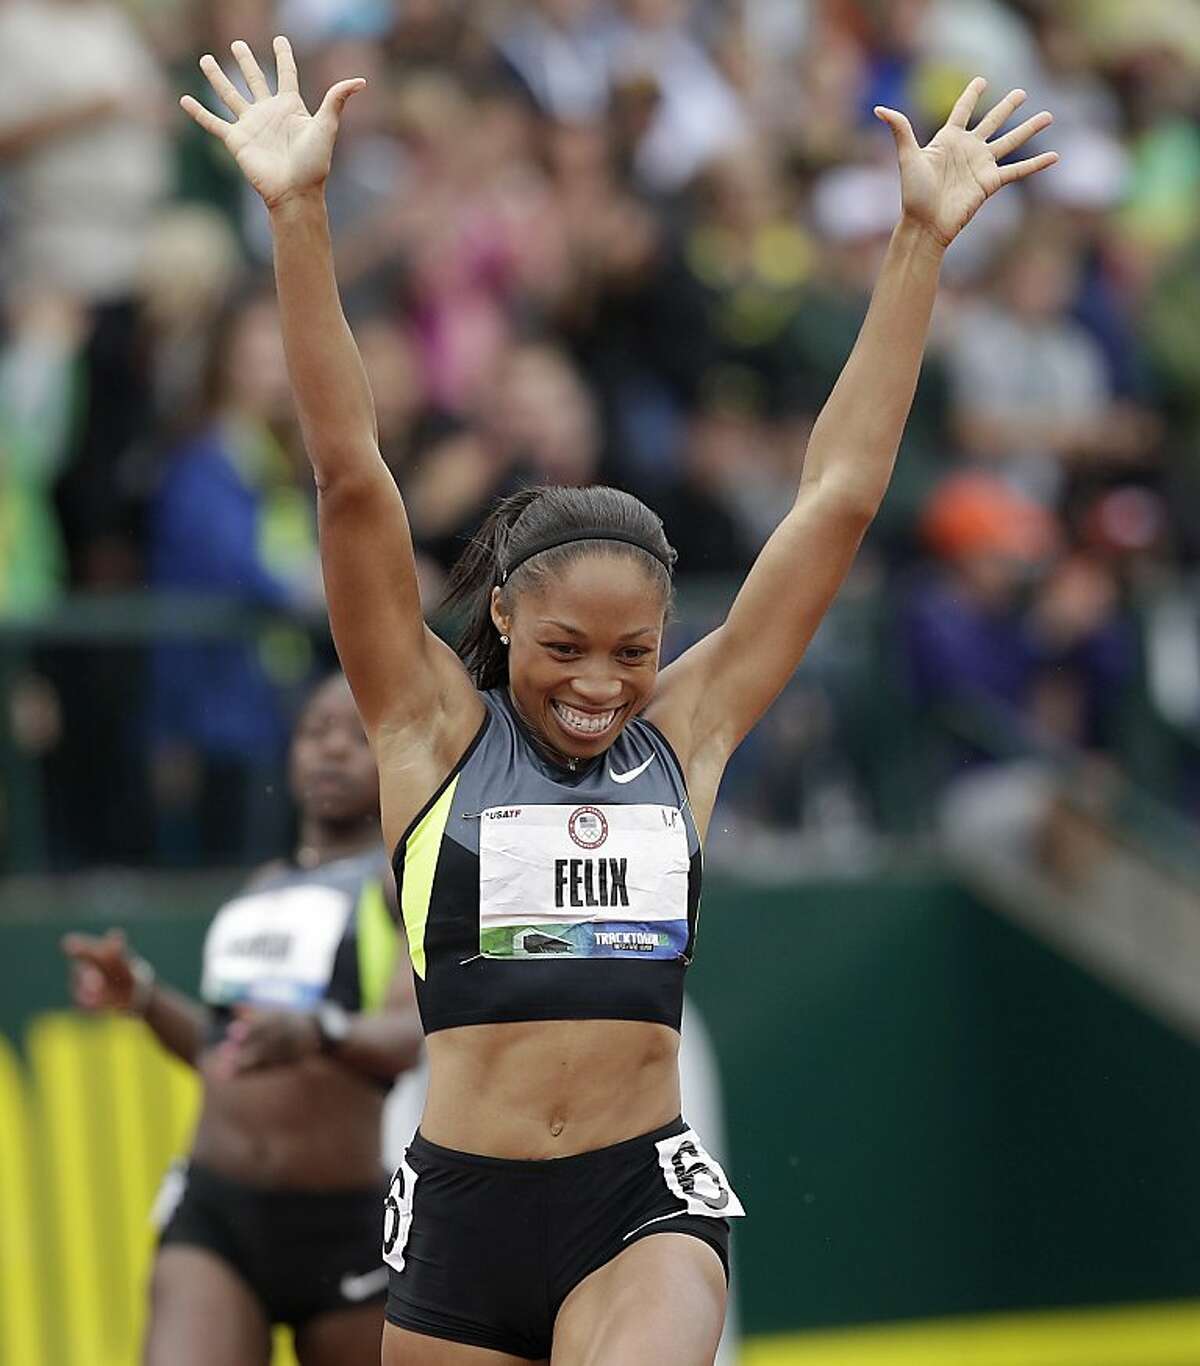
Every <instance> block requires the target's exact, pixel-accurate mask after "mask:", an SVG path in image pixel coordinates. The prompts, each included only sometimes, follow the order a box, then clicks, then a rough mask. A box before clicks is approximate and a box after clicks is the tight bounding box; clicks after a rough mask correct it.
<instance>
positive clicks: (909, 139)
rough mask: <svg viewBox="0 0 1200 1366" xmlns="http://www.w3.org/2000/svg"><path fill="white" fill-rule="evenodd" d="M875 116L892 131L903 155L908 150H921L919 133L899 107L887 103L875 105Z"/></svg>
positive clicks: (898, 148) (897, 146)
mask: <svg viewBox="0 0 1200 1366" xmlns="http://www.w3.org/2000/svg"><path fill="white" fill-rule="evenodd" d="M875 117H876V118H877V119H879V120H880V122H881V123H886V124H887V126H888V127H889V128H890V129H891V131H892V137H894V138H895V139H896V150H897V151H898V152H899V153H900V155H901V156H903V155H904V154H905V153H907V152H914V151H918V150H919V144H918V142H917V135H916V134H915V133H914V132H913V130H912V124H911V123H909V121H908V119H906V118H905V117H904V115H903V114H902V113H901V112H900V111H899V109H889V108H888V107H887V105H885V104H877V105H876V106H875Z"/></svg>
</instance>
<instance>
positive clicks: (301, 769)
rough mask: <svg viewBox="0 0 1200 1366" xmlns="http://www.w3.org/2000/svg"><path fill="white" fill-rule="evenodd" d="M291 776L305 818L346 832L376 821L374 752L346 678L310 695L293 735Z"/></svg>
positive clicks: (329, 682)
mask: <svg viewBox="0 0 1200 1366" xmlns="http://www.w3.org/2000/svg"><path fill="white" fill-rule="evenodd" d="M289 777H290V780H291V788H292V795H293V797H294V798H295V800H296V804H297V806H299V808H300V813H301V816H302V818H303V819H304V820H305V821H312V822H316V823H317V824H318V825H321V826H324V827H325V828H326V829H328V830H331V831H345V830H348V829H352V828H353V827H355V826H358V825H371V824H373V823H374V822H375V821H376V820H377V818H378V811H379V778H378V775H377V773H376V769H375V756H374V755H373V754H372V753H371V748H370V746H369V745H368V744H367V736H366V732H365V731H364V730H363V725H362V721H361V720H360V719H359V715H358V709H357V708H356V707H355V705H354V698H353V697H352V696H351V695H350V689H349V687H348V686H347V684H346V681H345V679H343V678H340V677H335V678H331V679H330V680H329V681H328V682H327V683H323V684H322V685H321V686H320V687H319V688H318V689H317V691H316V692H315V693H314V694H313V695H312V697H311V698H310V699H309V701H308V705H307V706H306V707H305V708H304V711H303V712H302V713H301V715H300V720H299V721H298V722H297V724H296V729H295V731H294V732H293V734H292V748H291V753H290V756H289Z"/></svg>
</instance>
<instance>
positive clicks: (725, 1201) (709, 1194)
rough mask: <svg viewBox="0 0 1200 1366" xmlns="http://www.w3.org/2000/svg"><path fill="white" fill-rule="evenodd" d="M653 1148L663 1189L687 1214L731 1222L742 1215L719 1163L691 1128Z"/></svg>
mask: <svg viewBox="0 0 1200 1366" xmlns="http://www.w3.org/2000/svg"><path fill="white" fill-rule="evenodd" d="M654 1146H655V1147H656V1148H657V1149H658V1165H659V1167H660V1168H661V1169H662V1174H663V1179H664V1180H665V1181H666V1183H667V1189H668V1190H669V1191H670V1192H671V1194H672V1195H675V1196H678V1198H679V1199H680V1200H682V1201H684V1203H685V1204H686V1205H687V1212H688V1213H689V1214H703V1215H709V1216H711V1217H713V1218H721V1219H734V1218H737V1217H739V1216H740V1215H744V1214H745V1213H746V1211H745V1210H744V1209H743V1208H742V1202H741V1201H740V1200H739V1199H738V1198H737V1196H736V1195H735V1194H734V1191H733V1187H732V1186H731V1185H730V1184H729V1178H728V1177H727V1176H726V1175H725V1172H724V1169H723V1168H722V1166H721V1164H720V1163H719V1162H718V1161H717V1159H716V1158H715V1157H713V1156H712V1154H711V1153H709V1152H706V1151H705V1149H704V1146H703V1144H702V1143H701V1142H700V1139H699V1136H698V1135H697V1133H696V1131H695V1130H694V1129H685V1130H684V1131H683V1133H681V1134H675V1135H674V1136H673V1137H671V1138H664V1139H660V1140H659V1142H658V1143H656V1144H655V1145H654Z"/></svg>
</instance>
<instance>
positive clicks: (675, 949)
mask: <svg viewBox="0 0 1200 1366" xmlns="http://www.w3.org/2000/svg"><path fill="white" fill-rule="evenodd" d="M482 696H483V701H484V704H485V706H486V708H487V714H486V716H485V717H484V721H483V724H482V725H481V727H480V729H479V732H478V734H477V735H476V736H475V739H474V740H473V741H472V743H471V745H470V747H469V748H468V750H467V752H466V753H465V754H464V755H463V757H462V759H461V760H460V761H459V763H458V764H457V766H456V767H455V769H454V771H453V772H452V773H451V774H450V775H449V777H448V778H447V779H446V781H445V782H444V783H443V784H442V786H441V787H440V788H439V790H438V791H437V792H436V793H435V794H434V796H433V797H432V798H430V800H429V802H427V803H426V805H425V807H424V809H423V810H422V811H421V812H420V813H419V814H418V815H417V817H416V818H415V820H414V821H413V822H412V824H411V825H410V826H409V829H408V832H407V833H406V834H405V836H404V838H403V839H401V841H400V842H399V844H398V845H397V846H396V852H395V855H394V856H393V860H392V866H393V868H394V869H395V872H396V883H397V887H398V888H399V892H400V905H401V908H402V910H403V913H404V924H405V929H406V930H407V933H408V944H409V951H410V953H411V955H412V963H413V971H414V973H415V975H416V987H417V1001H418V1004H419V1006H420V1010H421V1019H422V1022H423V1024H424V1028H425V1032H426V1033H427V1034H432V1033H434V1032H435V1031H436V1030H439V1029H448V1028H451V1027H453V1026H456V1025H468V1024H493V1023H499V1022H502V1021H516V1020H563V1019H575V1020H579V1019H615V1020H648V1021H652V1022H655V1023H659V1024H666V1025H670V1026H671V1027H672V1028H673V1029H678V1028H679V1021H680V1015H681V1013H682V1009H683V975H684V971H685V969H686V967H687V965H688V963H689V962H690V961H691V957H692V949H693V944H694V941H695V935H696V913H697V908H698V905H699V900H700V875H701V854H700V840H699V836H698V834H697V831H696V824H695V821H694V820H693V819H692V813H691V810H690V807H689V805H688V798H687V791H686V788H685V786H684V780H683V773H682V770H681V769H680V766H679V761H678V760H677V759H676V757H675V754H674V752H673V750H672V749H671V747H670V745H669V744H668V743H667V741H666V739H665V738H664V737H663V735H662V734H661V733H660V732H659V731H658V730H657V729H656V728H655V727H654V726H653V725H652V724H651V723H650V722H648V721H644V720H642V719H640V718H635V719H634V720H632V721H630V722H629V724H628V725H627V726H626V727H625V728H624V730H623V731H622V732H621V734H620V735H619V736H618V737H617V739H616V741H615V742H614V743H613V745H612V746H611V747H610V748H609V749H608V750H606V751H605V752H604V753H603V754H601V755H599V756H598V757H597V758H595V759H590V760H587V761H585V762H581V763H580V765H579V768H578V770H577V771H572V770H570V769H567V768H564V767H562V766H561V765H559V764H556V763H554V762H552V761H550V760H548V759H546V758H545V757H544V756H543V755H542V754H541V753H540V752H539V751H538V749H537V748H536V747H535V745H534V743H533V741H532V739H531V738H530V736H529V734H528V732H527V730H526V728H525V726H524V724H523V723H522V722H521V720H520V719H519V717H518V716H517V715H516V713H515V711H514V709H513V706H512V703H511V701H510V700H509V697H508V695H507V692H506V691H505V690H504V689H495V690H493V691H491V692H487V693H484V694H483V695H482Z"/></svg>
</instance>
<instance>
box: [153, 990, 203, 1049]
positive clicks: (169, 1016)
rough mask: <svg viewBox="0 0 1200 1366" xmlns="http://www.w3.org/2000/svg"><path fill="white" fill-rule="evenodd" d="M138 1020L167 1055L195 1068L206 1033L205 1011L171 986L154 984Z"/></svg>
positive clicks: (197, 1002)
mask: <svg viewBox="0 0 1200 1366" xmlns="http://www.w3.org/2000/svg"><path fill="white" fill-rule="evenodd" d="M142 1019H143V1020H145V1022H146V1023H147V1024H148V1025H149V1026H150V1028H151V1029H152V1030H153V1031H154V1037H155V1038H156V1039H157V1040H158V1041H159V1043H160V1044H162V1046H163V1047H164V1048H165V1049H167V1051H168V1052H171V1053H174V1054H175V1056H176V1057H177V1058H180V1059H181V1060H182V1061H183V1062H186V1063H187V1064H188V1065H189V1066H191V1067H195V1066H196V1061H197V1059H198V1058H199V1057H200V1054H201V1052H202V1050H203V1048H204V1041H205V1038H206V1036H207V1034H208V1024H209V1010H208V1007H207V1006H205V1005H202V1004H201V1003H200V1002H199V1001H194V1000H192V998H191V997H190V996H185V995H184V994H183V992H181V991H176V990H175V988H174V987H168V986H165V985H164V984H163V983H161V982H155V984H154V986H153V987H152V988H151V989H150V999H149V1001H148V1002H147V1003H146V1008H145V1009H144V1010H143V1011H142Z"/></svg>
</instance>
